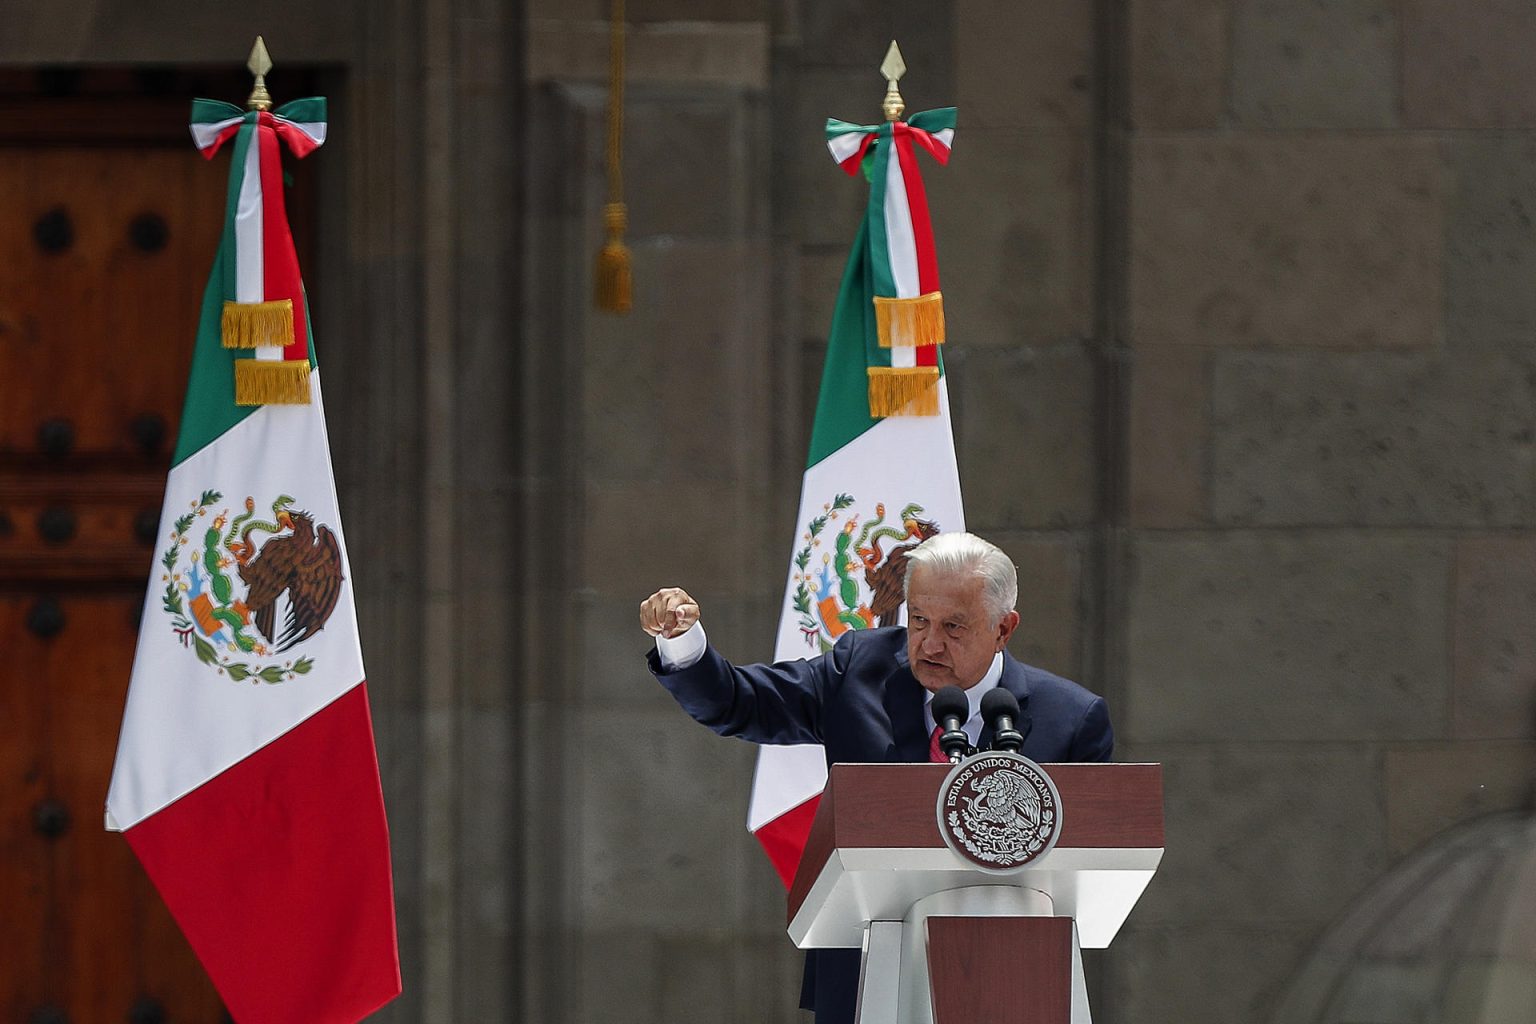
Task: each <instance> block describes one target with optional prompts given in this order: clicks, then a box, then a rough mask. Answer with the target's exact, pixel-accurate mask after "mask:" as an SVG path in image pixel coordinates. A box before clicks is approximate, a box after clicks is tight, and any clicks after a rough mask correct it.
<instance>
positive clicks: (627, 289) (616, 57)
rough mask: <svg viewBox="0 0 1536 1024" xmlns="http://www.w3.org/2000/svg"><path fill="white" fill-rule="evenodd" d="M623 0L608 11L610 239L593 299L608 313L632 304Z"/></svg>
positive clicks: (601, 258)
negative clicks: (627, 230) (625, 161)
mask: <svg viewBox="0 0 1536 1024" xmlns="http://www.w3.org/2000/svg"><path fill="white" fill-rule="evenodd" d="M623 159H624V0H613V7H612V9H611V10H610V11H609V15H608V152H607V166H608V204H607V205H606V206H604V207H603V224H604V226H605V227H606V228H607V231H608V241H607V242H605V243H604V244H603V248H602V251H601V252H599V253H598V254H597V267H596V269H595V274H596V280H595V281H594V282H593V284H594V291H595V295H594V299H595V300H596V302H597V308H598V309H601V310H604V311H606V312H609V313H628V312H629V310H630V308H631V306H632V305H633V301H632V299H633V287H632V281H631V277H630V271H629V248H628V247H627V246H626V245H625V244H624V229H625V228H626V227H628V226H629V211H628V210H627V209H626V208H625V206H624V168H623Z"/></svg>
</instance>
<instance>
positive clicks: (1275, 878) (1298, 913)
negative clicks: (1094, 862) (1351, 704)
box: [1132, 743, 1388, 927]
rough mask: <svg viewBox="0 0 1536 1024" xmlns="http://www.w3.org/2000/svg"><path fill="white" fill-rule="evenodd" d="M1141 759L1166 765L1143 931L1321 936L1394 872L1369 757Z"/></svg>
mask: <svg viewBox="0 0 1536 1024" xmlns="http://www.w3.org/2000/svg"><path fill="white" fill-rule="evenodd" d="M1141 752H1142V753H1143V754H1150V755H1151V757H1152V759H1153V760H1156V761H1160V762H1162V765H1163V773H1164V776H1163V792H1164V814H1165V828H1166V831H1167V852H1166V853H1165V854H1164V855H1163V862H1162V864H1161V865H1160V866H1159V867H1158V872H1157V876H1156V877H1155V878H1154V879H1153V881H1152V884H1151V886H1150V887H1149V888H1148V889H1147V892H1146V894H1145V895H1144V896H1143V897H1142V899H1141V902H1140V903H1139V904H1138V905H1137V907H1136V911H1135V916H1134V917H1133V918H1132V920H1133V921H1134V922H1135V923H1136V925H1137V926H1138V927H1144V926H1168V925H1184V924H1188V923H1191V922H1197V921H1198V922H1203V923H1206V924H1210V925H1223V924H1224V925H1241V926H1248V927H1259V926H1263V925H1265V924H1274V923H1287V922H1288V923H1293V924H1298V925H1307V924H1312V925H1315V924H1316V923H1318V922H1321V921H1326V920H1328V919H1330V918H1332V917H1333V915H1334V914H1335V913H1336V912H1337V909H1338V907H1339V906H1341V905H1342V904H1344V903H1346V902H1347V901H1349V900H1350V899H1352V898H1353V897H1354V896H1355V895H1356V894H1357V893H1358V892H1359V891H1361V890H1362V889H1364V888H1365V886H1367V885H1368V884H1369V883H1370V882H1371V880H1372V879H1374V878H1375V877H1376V875H1377V874H1379V873H1380V872H1381V871H1382V870H1383V869H1384V868H1385V867H1386V865H1387V863H1388V858H1387V840H1386V832H1387V823H1386V818H1385V815H1384V813H1383V802H1382V788H1383V787H1382V771H1381V757H1380V755H1379V754H1378V753H1377V752H1376V751H1375V750H1374V749H1372V748H1371V747H1369V746H1363V745H1360V744H1350V743H1314V744H1306V745H1300V746H1290V747H1280V746H1276V745H1268V746H1263V747H1254V746H1244V745H1242V744H1221V743H1201V744H1198V745H1196V744H1177V743H1175V744H1153V745H1150V747H1143V748H1142V751H1141ZM1324 864H1326V865H1327V870H1320V865H1324Z"/></svg>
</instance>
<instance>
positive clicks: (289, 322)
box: [220, 299, 293, 348]
mask: <svg viewBox="0 0 1536 1024" xmlns="http://www.w3.org/2000/svg"><path fill="white" fill-rule="evenodd" d="M220 328H221V330H222V333H223V336H224V347H225V348H263V347H266V346H271V345H275V346H278V347H282V346H284V345H292V344H293V300H292V299H274V300H272V301H271V302H226V303H224V315H223V317H221V318H220Z"/></svg>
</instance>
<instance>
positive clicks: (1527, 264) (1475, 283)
mask: <svg viewBox="0 0 1536 1024" xmlns="http://www.w3.org/2000/svg"><path fill="white" fill-rule="evenodd" d="M1443 145H1444V149H1445V152H1446V166H1447V168H1448V170H1447V173H1448V175H1449V177H1450V183H1449V190H1448V196H1449V198H1448V200H1447V209H1446V224H1445V231H1446V252H1445V319H1446V326H1445V333H1446V343H1447V345H1448V346H1449V347H1451V348H1454V349H1457V350H1464V349H1481V348H1502V349H1504V350H1506V351H1511V352H1513V351H1520V352H1525V351H1529V349H1530V345H1531V338H1532V336H1533V335H1536V288H1531V287H1530V282H1531V280H1532V275H1533V274H1536V232H1533V231H1532V230H1531V219H1532V216H1533V215H1536V180H1533V179H1532V177H1531V174H1530V168H1531V166H1532V165H1533V163H1536V136H1533V135H1531V134H1530V133H1521V134H1498V135H1492V134H1488V133H1470V132H1468V133H1462V134H1458V135H1454V136H1451V137H1449V138H1447V139H1446V141H1445V142H1444V143H1443Z"/></svg>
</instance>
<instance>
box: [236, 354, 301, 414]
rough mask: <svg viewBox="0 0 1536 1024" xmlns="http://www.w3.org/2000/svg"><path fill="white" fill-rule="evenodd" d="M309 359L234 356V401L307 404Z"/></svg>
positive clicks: (244, 403) (262, 403)
mask: <svg viewBox="0 0 1536 1024" xmlns="http://www.w3.org/2000/svg"><path fill="white" fill-rule="evenodd" d="M309 402H310V387H309V360H308V359H237V360H236V361H235V404H236V405H308V404H309Z"/></svg>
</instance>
